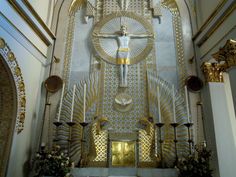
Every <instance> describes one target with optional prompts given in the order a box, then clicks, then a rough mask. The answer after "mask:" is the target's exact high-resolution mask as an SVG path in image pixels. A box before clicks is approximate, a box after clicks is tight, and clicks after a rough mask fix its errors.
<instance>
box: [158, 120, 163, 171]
mask: <svg viewBox="0 0 236 177" xmlns="http://www.w3.org/2000/svg"><path fill="white" fill-rule="evenodd" d="M156 126H157V127H158V129H159V143H160V155H161V167H162V168H164V161H163V150H162V144H163V142H164V141H163V139H162V131H161V127H163V126H164V123H156ZM157 146H158V145H157Z"/></svg>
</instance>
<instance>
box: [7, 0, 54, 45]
mask: <svg viewBox="0 0 236 177" xmlns="http://www.w3.org/2000/svg"><path fill="white" fill-rule="evenodd" d="M9 3H10V4H11V5H12V7H13V8H14V9H15V10H16V12H17V13H18V14H19V15H20V16H21V17H22V18H23V19H24V20H25V21H26V23H27V24H28V25H29V26H30V27H31V28H32V29H33V31H34V32H35V33H36V34H37V35H38V36H39V37H40V39H41V40H42V41H43V42H44V44H46V45H47V46H50V45H51V42H50V41H49V40H48V38H47V37H46V36H45V35H44V34H43V32H42V31H41V30H40V29H39V28H38V26H37V25H36V24H35V23H34V21H33V20H32V19H31V18H30V17H29V15H28V14H27V13H26V12H25V11H24V10H23V9H22V7H21V6H20V5H19V4H18V3H17V1H13V0H9ZM24 4H25V5H26V7H27V8H28V9H29V10H30V12H31V13H32V14H33V16H34V17H35V18H36V19H37V20H38V21H39V23H40V25H41V26H42V27H43V29H44V30H45V31H46V32H47V34H48V35H49V36H50V37H51V38H52V39H55V38H56V37H55V36H54V34H53V33H52V32H51V31H50V30H49V29H48V27H47V25H46V24H44V22H43V21H42V20H39V18H40V17H39V16H38V17H36V16H35V13H36V12H35V13H34V12H33V11H34V9H33V8H31V7H30V6H28V4H27V3H26V2H24ZM30 8H31V9H30ZM43 24H44V25H43Z"/></svg>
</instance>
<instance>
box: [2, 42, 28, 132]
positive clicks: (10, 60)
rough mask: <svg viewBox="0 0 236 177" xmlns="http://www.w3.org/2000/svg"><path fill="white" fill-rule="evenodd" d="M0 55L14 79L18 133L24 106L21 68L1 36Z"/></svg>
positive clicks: (21, 127)
mask: <svg viewBox="0 0 236 177" xmlns="http://www.w3.org/2000/svg"><path fill="white" fill-rule="evenodd" d="M0 56H1V57H2V59H3V61H4V63H6V65H7V67H8V69H9V72H10V73H11V75H12V78H13V80H14V85H15V89H16V99H17V114H16V127H15V130H16V132H17V133H18V134H19V133H20V132H21V131H22V130H23V129H24V120H25V107H26V97H25V83H24V80H23V77H22V73H21V69H20V67H19V64H18V62H17V60H16V58H15V55H14V53H13V52H12V51H11V49H10V48H9V47H8V45H7V44H6V43H5V41H4V39H2V38H0Z"/></svg>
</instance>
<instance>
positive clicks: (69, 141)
mask: <svg viewBox="0 0 236 177" xmlns="http://www.w3.org/2000/svg"><path fill="white" fill-rule="evenodd" d="M66 124H67V125H69V137H68V155H70V148H71V142H72V128H73V126H74V125H75V124H76V123H75V122H66Z"/></svg>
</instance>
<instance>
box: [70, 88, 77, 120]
mask: <svg viewBox="0 0 236 177" xmlns="http://www.w3.org/2000/svg"><path fill="white" fill-rule="evenodd" d="M75 89H76V85H74V87H73V94H72V104H71V116H70V121H71V122H73V114H74V104H75Z"/></svg>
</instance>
